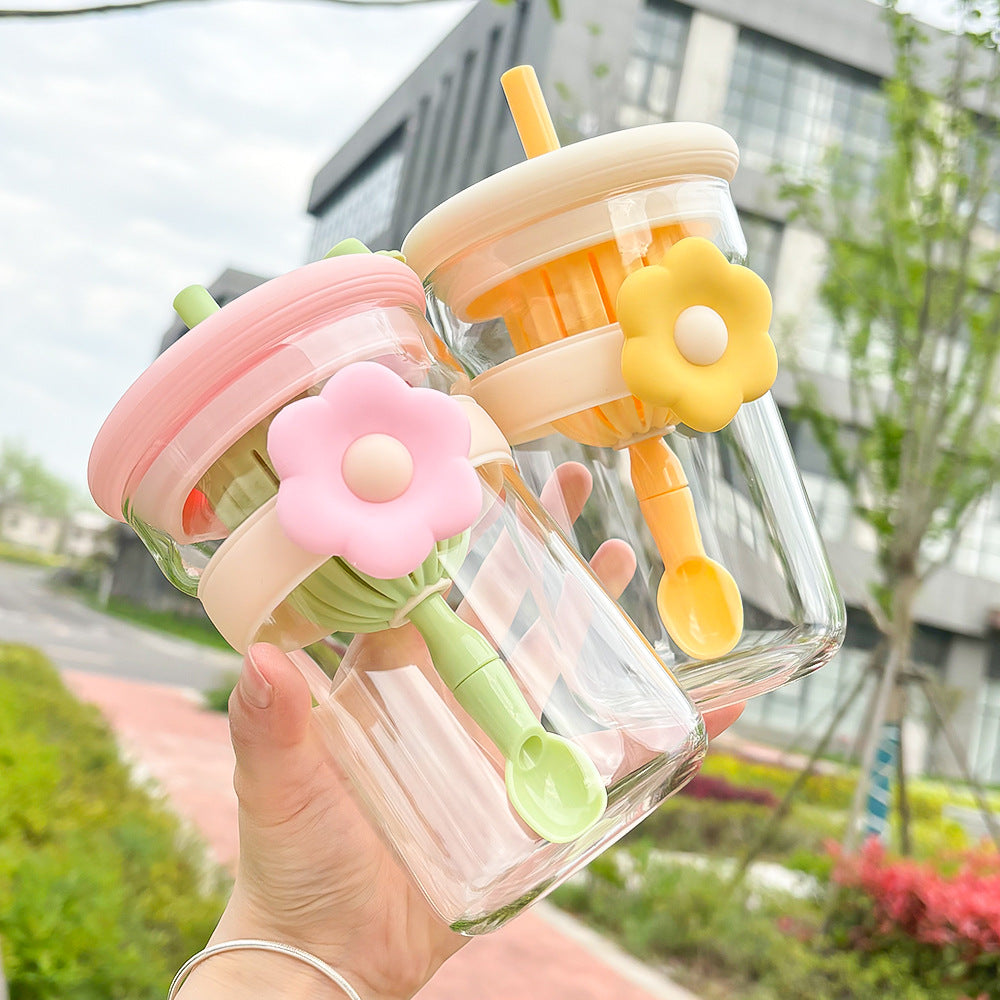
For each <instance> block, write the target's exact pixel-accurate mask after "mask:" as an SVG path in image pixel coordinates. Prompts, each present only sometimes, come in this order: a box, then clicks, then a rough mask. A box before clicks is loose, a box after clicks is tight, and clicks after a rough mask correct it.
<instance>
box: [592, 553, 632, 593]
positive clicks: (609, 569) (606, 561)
mask: <svg viewBox="0 0 1000 1000" xmlns="http://www.w3.org/2000/svg"><path fill="white" fill-rule="evenodd" d="M635 567H636V561H635V552H634V551H633V549H632V546H631V545H629V544H628V542H623V541H621V539H618V538H609V539H608V541H606V542H603V543H602V544H601V546H600V547H599V548H598V550H597V551H596V552H595V553H594V557H593V559H591V560H590V568H591V569H592V570H593V571H594V575H595V576H596V577H597V579H598V580H600V581H601V584H602V585H603V587H604V589H605V590H606V591H607V592H608V594H609V595H610V596H611V597H612V598H614V599H615V600H617V599H618V598H619V597H621V595H622V593H623V592H624V590H625V588H626V587H627V586H628V585H629V583H631V582H632V577H633V576H635Z"/></svg>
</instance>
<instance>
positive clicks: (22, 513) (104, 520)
mask: <svg viewBox="0 0 1000 1000" xmlns="http://www.w3.org/2000/svg"><path fill="white" fill-rule="evenodd" d="M113 523H114V522H113V521H111V519H110V518H108V517H107V516H106V515H104V514H101V513H99V512H97V511H78V512H76V513H74V514H69V515H67V516H66V517H59V516H56V515H52V514H45V513H42V512H41V511H39V510H37V509H35V508H34V507H30V506H28V505H26V504H20V503H16V502H13V503H12V502H8V503H5V504H3V505H2V506H0V541H3V542H6V543H7V544H8V545H11V546H13V547H14V548H19V549H28V550H30V551H32V552H38V553H41V554H42V555H50V556H58V555H63V556H67V557H69V558H70V559H77V560H80V559H89V558H90V557H91V556H95V555H98V554H99V553H102V552H107V551H108V546H109V542H108V532H109V529H110V527H111V525H112V524H113Z"/></svg>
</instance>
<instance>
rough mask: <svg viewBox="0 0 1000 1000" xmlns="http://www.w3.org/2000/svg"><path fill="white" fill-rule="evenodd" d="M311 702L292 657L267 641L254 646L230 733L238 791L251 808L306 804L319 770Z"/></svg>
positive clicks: (272, 811)
mask: <svg viewBox="0 0 1000 1000" xmlns="http://www.w3.org/2000/svg"><path fill="white" fill-rule="evenodd" d="M311 706H312V701H311V699H310V695H309V687H308V685H307V684H306V681H305V678H304V677H303V676H302V675H301V674H300V673H299V671H298V669H297V668H296V666H295V664H294V663H293V662H292V661H291V660H290V659H289V658H288V656H286V655H285V654H284V653H283V652H281V650H280V649H278V648H277V647H275V646H270V645H267V644H265V643H257V644H256V645H254V646H251V647H250V649H249V650H248V651H247V653H246V655H245V657H244V658H243V671H242V673H241V674H240V679H239V681H238V682H237V684H236V687H235V688H233V693H232V694H231V695H230V698H229V732H230V736H231V738H232V741H233V750H234V751H235V753H236V775H235V779H234V783H235V786H236V794H237V796H238V797H239V800H240V804H241V805H242V806H244V807H245V808H247V809H249V810H250V811H251V812H253V813H255V814H259V813H262V812H266V813H268V814H269V815H270V816H272V817H274V816H276V815H280V814H281V813H283V812H285V811H286V809H288V808H295V807H296V806H297V804H298V803H300V801H301V792H302V789H303V786H304V785H305V784H306V783H307V782H308V781H309V780H310V779H311V778H312V777H313V776H314V775H315V771H316V754H315V746H314V742H313V740H311V739H310V727H309V719H310V713H311Z"/></svg>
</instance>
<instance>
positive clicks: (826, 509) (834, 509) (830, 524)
mask: <svg viewBox="0 0 1000 1000" xmlns="http://www.w3.org/2000/svg"><path fill="white" fill-rule="evenodd" d="M782 418H783V420H784V424H785V430H786V431H787V432H788V440H789V442H790V443H791V446H792V451H793V452H794V453H795V463H796V465H798V467H799V474H800V475H801V476H802V485H803V486H805V488H806V493H807V494H808V495H809V502H810V503H811V504H812V508H813V512H814V513H815V515H816V523H817V524H818V525H819V529H820V533H821V534H822V536H823V538H824V539H825V540H826V541H828V542H829V541H840V540H841V539H843V538H845V537H846V536H847V533H848V531H849V530H850V528H851V525H852V523H853V521H854V516H853V509H854V504H853V501H852V499H851V493H850V490H848V488H847V487H846V486H845V485H844V484H843V483H842V482H841V481H840V480H839V479H836V478H835V477H834V476H833V474H832V472H831V470H830V460H829V458H828V457H827V454H826V452H825V451H824V450H823V446H822V445H821V444H820V443H819V442H818V441H817V440H816V436H815V434H813V431H812V428H811V427H810V426H809V424H808V423H806V422H805V421H798V420H793V419H791V418H790V417H789V416H788V414H787V412H784V411H783V412H782Z"/></svg>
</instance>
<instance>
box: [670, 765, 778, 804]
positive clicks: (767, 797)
mask: <svg viewBox="0 0 1000 1000" xmlns="http://www.w3.org/2000/svg"><path fill="white" fill-rule="evenodd" d="M680 794H681V795H686V796H688V797H690V798H692V799H712V800H714V801H716V802H750V803H752V804H753V805H757V806H766V807H767V808H769V809H776V808H777V806H778V803H779V801H780V800H779V798H778V796H777V795H775V794H774V792H772V791H771V790H770V789H768V788H748V787H746V786H745V785H735V784H733V783H732V782H731V781H727V780H726V779H725V778H715V777H712V776H711V775H708V774H696V775H695V776H694V777H693V778H692V779H691V780H690V781H689V782H688V783H687V784H686V785H685V786H684V787H683V788H682V789H681V790H680Z"/></svg>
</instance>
